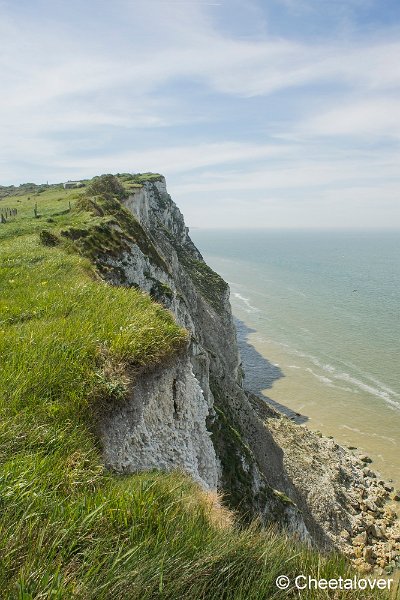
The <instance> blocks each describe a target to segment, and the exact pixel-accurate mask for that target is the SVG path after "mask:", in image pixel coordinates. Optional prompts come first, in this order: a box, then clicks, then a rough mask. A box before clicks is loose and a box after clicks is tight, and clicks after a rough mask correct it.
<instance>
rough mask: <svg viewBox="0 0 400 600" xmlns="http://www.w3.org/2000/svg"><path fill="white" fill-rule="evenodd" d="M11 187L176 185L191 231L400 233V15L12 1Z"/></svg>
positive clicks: (365, 6) (160, 1)
mask: <svg viewBox="0 0 400 600" xmlns="http://www.w3.org/2000/svg"><path fill="white" fill-rule="evenodd" d="M0 39H1V47H0V77H1V78H0V82H1V93H0V184H3V185H6V184H11V183H14V184H18V183H22V182H26V181H35V182H43V181H49V182H57V181H63V180H67V179H77V178H83V177H91V176H93V175H96V174H100V173H104V172H126V171H129V172H139V171H141V172H143V171H158V172H162V173H163V174H164V175H165V176H166V178H167V182H168V188H169V191H170V193H171V194H172V196H173V198H174V199H175V200H176V201H177V203H178V204H179V206H180V207H181V209H182V210H183V212H184V214H185V217H186V220H187V222H188V224H189V225H190V226H196V227H266V228H267V227H272V228H281V227H289V228H294V227H301V228H308V227H310V228H321V227H324V228H325V227H327V228H335V227H349V228H354V227H357V228H371V227H378V228H391V227H396V228H399V227H400V169H399V166H400V165H399V163H400V96H399V90H400V3H399V2H398V0H392V1H389V0H380V1H378V0H329V1H328V0H264V1H261V0H229V2H228V1H224V0H207V1H206V0H204V1H200V0H198V1H196V0H193V1H190V0H169V1H167V0H146V1H142V0H113V2H109V1H108V2H104V1H103V0H96V1H94V0H87V1H86V2H77V1H76V0H71V1H70V2H68V3H67V2H65V1H64V0H63V1H60V0H52V1H49V0H30V1H29V2H28V1H27V0H19V1H18V2H15V1H13V2H11V1H10V2H9V1H7V0H0Z"/></svg>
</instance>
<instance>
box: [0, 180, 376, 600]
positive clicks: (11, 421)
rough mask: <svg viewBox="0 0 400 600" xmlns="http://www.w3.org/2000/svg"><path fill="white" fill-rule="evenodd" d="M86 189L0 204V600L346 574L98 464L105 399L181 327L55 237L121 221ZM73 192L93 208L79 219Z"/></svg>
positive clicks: (185, 483) (169, 345) (189, 494)
mask: <svg viewBox="0 0 400 600" xmlns="http://www.w3.org/2000/svg"><path fill="white" fill-rule="evenodd" d="M115 189H117V188H115ZM115 189H114V192H115ZM91 193H92V192H91V188H89V189H83V190H82V191H79V192H77V191H76V190H68V191H64V190H63V189H61V188H60V187H57V186H52V187H49V188H46V189H45V190H44V191H43V192H41V193H40V194H39V195H38V196H32V195H31V196H29V195H28V194H22V195H17V196H8V197H7V198H6V199H5V200H2V202H6V203H7V205H8V206H9V207H17V208H18V216H17V217H16V218H15V219H11V220H10V221H9V222H8V223H6V224H2V225H0V290H1V294H0V361H1V363H0V364H1V377H0V463H1V469H0V590H1V592H0V596H1V598H5V599H16V600H17V599H18V600H33V599H50V598H51V599H74V598H77V599H81V600H91V599H93V600H94V599H96V600H101V599H108V598H112V599H128V600H130V599H132V600H135V599H140V600H147V599H148V600H150V599H152V600H153V599H171V600H177V599H193V600H202V599H204V600H214V599H215V600H217V599H218V600H223V599H225V598H226V599H228V598H229V599H234V600H253V599H254V600H265V599H266V598H276V599H280V598H290V597H293V598H295V597H297V595H296V593H295V592H289V593H287V592H279V591H277V589H276V587H275V583H274V581H275V578H276V576H277V575H280V574H282V573H285V574H287V575H288V576H293V575H297V574H299V573H303V572H305V573H307V574H313V575H316V574H317V573H319V575H320V576H321V577H326V578H330V577H333V576H338V575H340V574H341V575H344V574H345V573H348V572H349V570H348V566H347V565H346V563H345V562H344V560H343V559H342V558H340V557H337V556H335V555H333V556H330V557H321V556H319V555H318V554H317V553H315V552H312V551H310V550H309V549H307V548H305V547H303V546H300V545H298V544H297V543H296V542H294V541H293V540H292V539H289V538H287V537H286V536H284V535H283V534H282V533H278V532H276V531H271V530H268V531H263V530H262V529H261V528H259V527H257V526H255V525H254V526H252V527H250V528H247V529H245V528H243V529H239V528H238V527H236V526H234V525H232V524H231V522H230V520H229V518H225V516H226V512H224V510H223V509H221V508H215V503H213V502H212V498H211V500H210V497H209V496H207V495H205V494H204V493H202V492H201V490H200V489H199V488H198V486H197V485H195V484H194V483H193V482H191V481H190V479H189V478H188V477H187V476H185V475H183V474H181V473H171V474H162V473H157V472H152V473H143V474H138V475H130V476H117V475H115V474H112V473H109V472H107V471H105V470H104V468H103V465H102V462H101V457H100V449H99V443H98V440H97V438H96V434H95V431H96V428H95V423H96V416H97V414H98V411H99V410H100V409H101V406H102V404H103V403H105V402H107V403H118V402H120V401H121V400H122V399H123V398H124V395H125V392H126V386H127V378H129V377H130V378H134V377H135V376H138V374H139V373H140V370H141V369H142V368H145V367H148V366H149V365H154V364H160V363H162V361H163V360H164V359H165V358H166V357H167V356H170V355H171V354H172V353H174V352H179V351H181V349H182V348H183V347H184V346H185V345H186V332H184V331H183V330H182V329H180V328H179V327H178V326H177V325H176V324H175V322H174V321H173V319H172V316H171V315H170V314H169V313H168V312H167V311H165V310H164V309H163V308H162V307H161V306H160V305H158V304H155V303H153V302H152V301H151V299H150V298H149V297H148V296H147V295H145V294H143V293H141V292H140V291H138V290H135V289H127V288H117V287H112V286H110V285H108V284H106V283H105V282H104V281H103V280H102V279H101V278H100V277H99V274H98V272H97V271H96V268H95V264H94V262H93V260H91V258H90V257H88V256H89V255H88V253H85V252H84V248H83V247H82V246H80V245H79V239H81V238H79V237H78V238H76V239H75V240H74V239H73V238H72V237H70V236H63V235H61V232H62V231H65V230H70V229H71V228H72V229H77V230H84V231H86V232H89V233H88V234H87V235H85V236H84V237H85V238H86V237H88V236H90V235H92V233H93V230H95V229H96V227H99V226H100V225H102V224H103V225H104V220H105V221H106V223H108V225H109V224H110V219H112V218H114V219H117V220H118V219H122V218H125V216H124V215H123V214H121V213H120V212H119V210H120V208H119V207H118V206H117V209H116V210H117V214H116V215H114V216H112V214H111V213H112V212H113V210H114V209H113V208H112V207H113V206H114V204H113V202H115V201H114V200H112V201H111V207H110V199H109V198H108V197H107V194H106V195H104V196H103V195H102V194H101V188H100V191H99V189H97V195H96V197H93V196H91ZM83 195H84V196H83ZM83 197H85V201H86V204H85V202H84V201H83ZM88 198H89V199H90V198H91V202H94V203H96V206H98V207H100V208H101V209H102V211H103V214H101V211H95V210H91V209H90V210H87V209H88V205H87V200H88ZM36 202H37V205H38V213H39V215H40V216H39V217H38V218H35V217H34V214H33V207H34V204H35V203H36ZM76 205H78V206H76ZM92 207H93V205H92ZM104 207H108V209H109V210H108V212H107V211H106V210H104ZM89 208H90V207H89ZM114 208H115V206H114ZM123 225H124V227H125V228H128V229H129V227H130V221H129V219H128V220H127V221H124V223H123ZM44 229H45V230H46V231H47V234H44V235H43V233H42V232H43V230H44ZM128 233H129V232H128ZM131 235H132V236H133V237H134V236H135V235H137V230H136V229H135V227H133V231H131ZM96 239H97V240H98V238H96V236H94V237H93V243H95V242H96ZM98 251H99V252H101V251H102V249H101V248H98ZM344 594H346V595H344ZM302 597H304V598H307V597H309V598H326V597H327V596H326V594H325V592H323V591H320V592H315V593H314V592H313V593H310V595H306V594H303V596H302ZM336 597H337V598H342V597H343V598H363V599H368V598H376V597H379V596H377V595H376V593H375V594H374V595H370V596H369V595H368V593H365V592H362V593H359V594H357V593H351V592H350V593H349V592H346V593H343V594H342V595H340V594H339V595H337V596H336ZM382 597H384V595H383V596H382Z"/></svg>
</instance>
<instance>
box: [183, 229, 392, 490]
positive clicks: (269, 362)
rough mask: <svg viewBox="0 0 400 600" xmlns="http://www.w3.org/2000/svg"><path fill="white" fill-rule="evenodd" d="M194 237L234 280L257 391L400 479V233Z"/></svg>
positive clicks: (235, 309)
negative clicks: (351, 446)
mask: <svg viewBox="0 0 400 600" xmlns="http://www.w3.org/2000/svg"><path fill="white" fill-rule="evenodd" d="M191 235H192V238H193V240H194V242H195V243H196V245H197V246H198V247H199V249H200V251H201V252H202V253H203V256H204V258H205V260H206V261H207V262H208V263H209V264H210V265H211V266H212V267H213V268H214V269H215V270H216V271H217V272H219V273H220V274H221V275H222V276H223V277H224V279H226V280H227V281H228V283H229V284H230V287H231V303H232V308H233V312H234V314H235V316H236V317H237V318H238V319H239V320H240V323H239V334H240V337H242V338H245V340H243V342H242V344H243V351H244V352H243V356H244V361H245V362H247V364H246V365H245V366H246V367H247V376H246V377H247V385H248V387H249V388H252V389H254V390H261V389H262V390H263V391H264V394H265V395H266V396H268V397H269V398H271V399H272V400H273V401H275V402H278V403H280V404H283V405H286V406H289V407H290V408H291V409H293V410H295V411H298V412H300V413H301V414H302V415H303V416H304V421H307V422H308V424H309V426H311V427H313V428H315V429H320V430H321V431H323V432H324V433H325V434H327V435H330V434H331V435H334V436H335V437H337V438H338V439H339V441H340V442H342V443H346V444H347V445H355V446H357V447H358V448H360V449H361V450H362V451H365V452H369V453H370V454H371V456H372V458H374V460H375V463H376V465H375V466H376V468H377V469H378V470H380V471H381V473H382V475H384V476H386V477H393V479H395V480H396V481H400V342H399V340H400V232H385V233H383V232H361V233H360V232H357V233H356V232H282V231H217V230H208V231H205V230H194V231H192V232H191ZM249 350H250V351H249ZM257 356H258V357H259V358H260V357H264V358H265V359H266V361H265V363H264V367H265V368H264V369H262V364H263V361H262V360H261V358H260V360H258V361H257V360H256V357H257ZM260 369H261V370H260Z"/></svg>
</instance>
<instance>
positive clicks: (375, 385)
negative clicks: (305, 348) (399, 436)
mask: <svg viewBox="0 0 400 600" xmlns="http://www.w3.org/2000/svg"><path fill="white" fill-rule="evenodd" d="M275 343H278V345H279V346H281V347H284V348H286V349H287V351H289V353H290V354H292V355H295V356H300V357H301V358H305V359H307V360H311V362H312V363H313V364H314V365H315V366H316V367H318V368H319V369H322V371H324V372H325V373H327V374H328V375H329V377H327V376H325V375H319V374H318V373H315V372H314V371H313V370H312V369H310V368H308V369H306V370H307V371H309V372H310V373H312V374H313V375H314V376H315V377H316V378H317V379H319V380H320V381H321V382H322V383H324V384H325V385H329V386H330V387H340V389H343V390H344V391H349V392H353V393H359V392H360V391H362V392H366V393H367V394H370V395H372V396H374V397H375V398H380V399H381V400H384V401H385V402H386V404H387V405H388V406H389V408H393V409H395V410H399V411H400V402H399V401H398V399H399V398H400V394H399V393H397V392H396V391H395V390H392V389H391V388H390V387H388V386H387V385H386V384H384V383H382V382H380V381H379V380H378V379H375V378H374V377H372V376H371V375H367V374H366V373H363V376H364V377H365V379H366V380H367V381H363V380H361V379H359V378H358V377H354V376H353V375H350V374H349V373H346V372H345V371H342V370H339V369H337V368H336V367H334V366H333V365H331V364H329V363H324V362H321V360H320V359H318V358H317V357H316V356H313V355H312V354H307V353H305V352H301V351H299V350H295V349H294V348H293V347H292V346H290V345H289V344H286V343H283V342H275ZM347 366H353V367H354V369H355V370H359V369H357V367H356V366H354V365H347ZM336 381H343V382H345V383H348V384H351V385H352V386H353V388H343V387H341V386H337V385H335V382H336ZM354 388H355V389H354Z"/></svg>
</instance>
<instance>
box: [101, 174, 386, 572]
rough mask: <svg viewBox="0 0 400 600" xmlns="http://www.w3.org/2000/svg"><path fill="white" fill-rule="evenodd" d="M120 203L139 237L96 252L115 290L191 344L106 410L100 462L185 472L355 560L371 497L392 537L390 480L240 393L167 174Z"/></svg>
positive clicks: (208, 286) (209, 274) (216, 286)
mask: <svg viewBox="0 0 400 600" xmlns="http://www.w3.org/2000/svg"><path fill="white" fill-rule="evenodd" d="M123 204H124V207H125V209H127V210H128V211H129V213H130V214H131V215H133V216H134V217H135V219H136V221H137V225H136V227H139V228H140V236H139V238H140V240H141V241H139V242H138V241H132V239H130V238H129V237H128V238H127V239H126V240H125V243H124V245H123V248H122V249H121V250H120V251H119V252H117V253H113V254H107V253H103V254H101V255H99V256H98V257H97V263H98V265H99V267H100V270H101V271H102V272H103V274H104V276H105V277H106V278H107V279H108V280H109V281H110V282H111V283H113V284H114V285H124V286H135V287H139V288H141V289H142V290H144V291H146V292H148V293H149V294H150V295H151V296H152V297H153V299H155V300H156V301H157V302H160V303H162V304H163V305H164V306H166V307H167V308H169V309H170V310H171V311H172V313H173V314H174V315H175V318H176V320H177V321H178V322H179V323H180V324H181V325H182V326H183V327H185V328H186V329H187V331H188V332H189V341H188V346H187V349H186V352H185V353H183V354H182V355H181V356H178V357H175V358H171V360H170V361H169V362H168V363H166V364H164V365H163V366H162V367H157V368H155V369H153V370H151V369H150V370H147V371H146V372H141V373H138V374H136V376H135V378H134V380H133V383H132V384H131V386H130V390H129V394H128V398H127V400H126V401H125V402H124V403H122V404H120V405H119V406H118V407H117V408H116V407H114V408H112V409H109V410H107V411H105V412H104V415H103V418H102V419H101V422H100V424H99V429H100V437H101V442H102V447H103V456H104V460H105V463H106V464H107V466H108V467H110V468H112V469H115V470H117V471H120V472H135V471H140V470H146V469H152V468H157V469H163V470H169V469H176V468H178V469H179V468H180V469H183V470H185V471H187V472H188V473H190V474H191V475H192V476H193V477H194V478H195V479H196V480H197V481H199V482H200V483H201V484H202V485H203V486H204V487H205V488H211V489H215V488H218V489H220V490H221V491H222V492H223V493H224V497H225V500H226V502H227V503H228V504H229V505H230V506H231V507H232V508H234V509H235V510H237V511H238V513H239V514H241V515H242V516H243V518H245V519H252V518H254V517H260V518H261V519H262V520H263V522H264V523H270V522H273V523H278V524H279V525H281V526H284V527H286V528H287V529H288V530H289V531H291V532H292V533H295V534H296V535H297V536H298V537H299V538H301V539H303V540H310V542H312V543H314V544H316V545H317V546H319V547H321V548H323V547H331V546H332V545H335V546H336V547H339V548H341V549H342V550H344V551H345V552H347V553H348V554H349V555H350V556H352V558H355V559H357V558H360V557H361V555H359V556H358V557H357V555H354V552H353V545H352V543H351V541H352V539H353V538H354V537H355V536H356V535H358V534H359V532H360V531H363V530H364V529H365V528H367V527H368V526H369V525H366V524H365V519H366V517H367V516H369V517H370V516H371V514H370V513H371V511H369V509H368V507H367V504H368V500H369V501H370V504H371V503H372V504H373V505H374V506H375V508H376V511H378V512H377V513H376V514H375V516H374V519H375V518H376V519H381V520H382V523H383V522H384V523H385V531H386V530H387V531H388V533H387V535H388V536H389V537H390V531H391V530H390V528H391V527H393V526H394V525H393V524H394V522H395V517H394V514H392V513H391V512H390V511H386V512H385V509H384V508H383V506H384V502H385V499H386V497H387V495H388V489H387V486H386V488H385V484H384V483H383V482H378V481H377V480H376V479H375V477H374V474H373V473H366V472H365V469H364V471H363V467H364V466H365V465H363V464H362V463H361V462H360V460H359V459H358V458H357V457H355V456H353V455H352V454H351V453H350V452H349V451H347V450H344V449H343V448H340V447H339V446H338V445H337V444H335V443H334V442H333V441H331V440H327V439H325V438H320V437H318V436H317V435H316V434H313V433H311V432H310V431H308V430H306V429H305V428H303V427H300V426H297V425H295V424H294V423H292V422H291V421H290V420H289V419H287V418H286V417H284V416H282V415H281V414H279V413H277V412H276V411H275V410H273V409H272V408H270V407H268V406H267V405H266V404H265V402H264V401H263V400H260V399H259V398H257V397H255V396H253V395H251V394H249V393H247V392H246V391H245V389H244V387H243V381H242V367H241V360H240V356H239V351H238V347H237V342H236V331H235V326H234V322H233V318H232V313H231V308H230V304H229V288H228V285H227V284H226V283H225V282H224V281H223V280H222V279H221V277H219V276H218V275H217V274H216V273H214V272H213V271H212V270H211V269H210V268H209V267H208V266H207V265H206V263H205V262H204V260H203V258H202V256H201V254H200V252H199V251H198V249H197V248H196V247H195V246H194V244H193V242H192V241H191V239H190V237H189V234H188V229H187V228H186V226H185V223H184V219H183V216H182V214H181V212H180V211H179V209H178V207H177V206H176V205H175V204H174V202H173V201H172V199H171V197H170V196H169V194H168V192H167V189H166V184H165V179H164V178H163V177H161V176H159V177H156V178H154V177H153V178H152V179H151V180H149V181H144V182H143V184H142V185H141V186H137V187H133V189H132V190H131V192H130V194H129V197H127V198H126V199H125V200H123ZM114 227H115V228H117V229H118V226H117V225H115V226H114ZM363 528H364V529H363ZM368 535H370V534H369V533H368ZM385 535H386V534H385ZM368 540H369V541H368ZM367 543H370V544H373V543H374V542H373V539H372V537H371V536H370V537H369V538H368V539H367V540H366V543H365V544H364V546H366V545H367ZM360 560H362V559H361V558H360ZM372 562H373V561H372ZM365 564H366V563H365Z"/></svg>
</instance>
